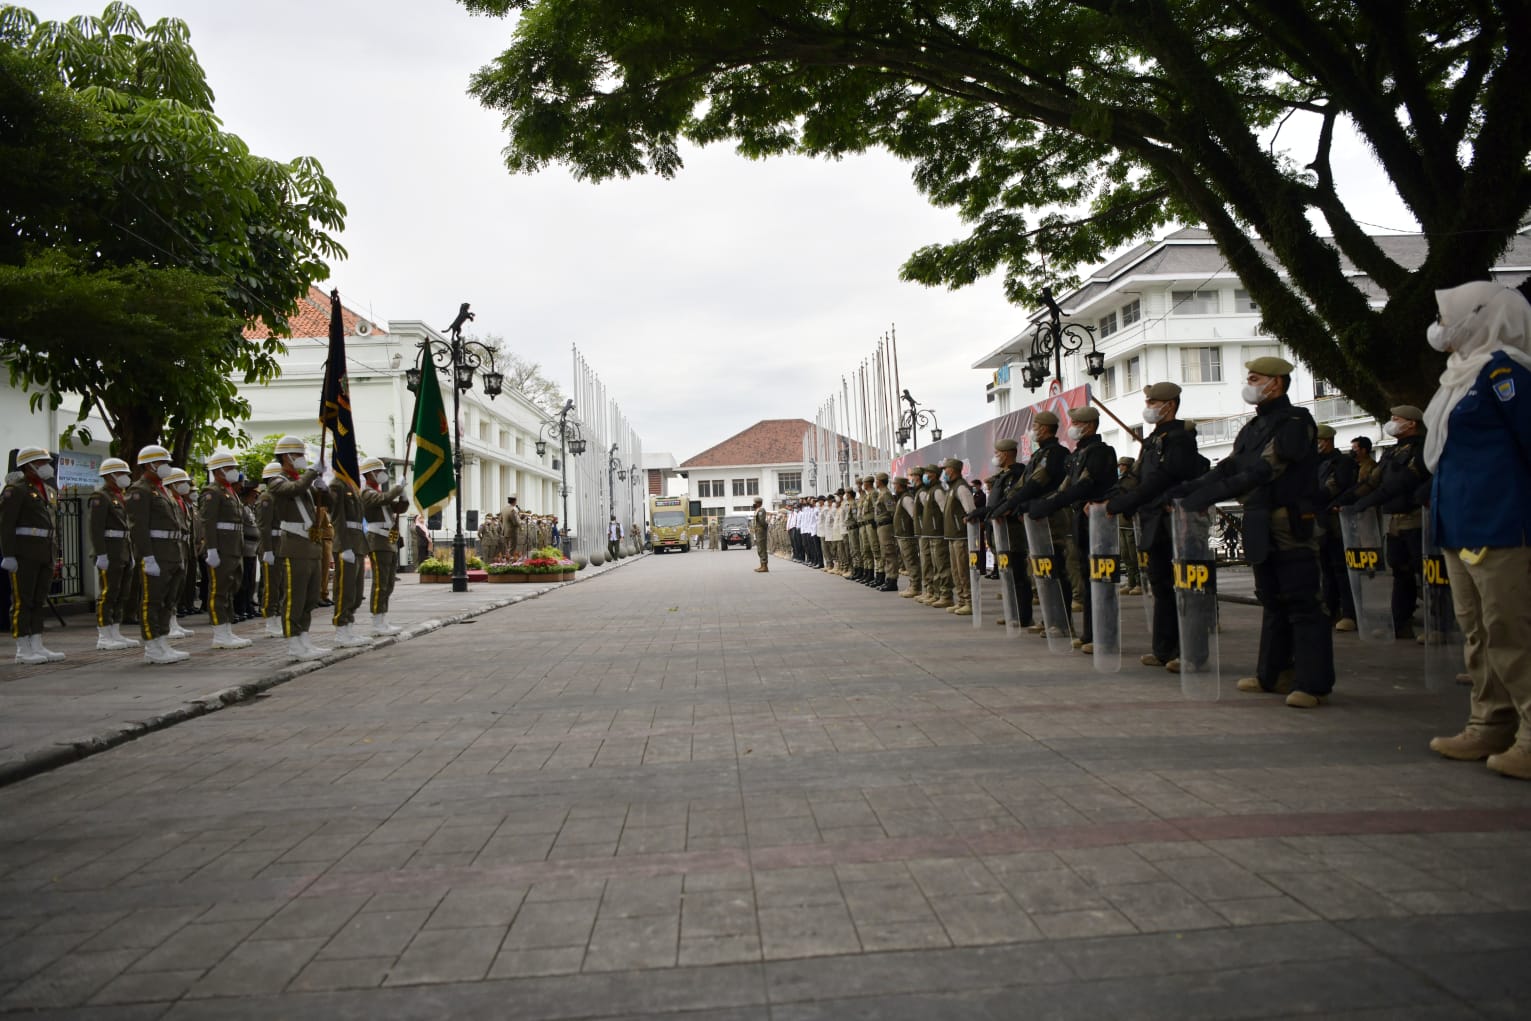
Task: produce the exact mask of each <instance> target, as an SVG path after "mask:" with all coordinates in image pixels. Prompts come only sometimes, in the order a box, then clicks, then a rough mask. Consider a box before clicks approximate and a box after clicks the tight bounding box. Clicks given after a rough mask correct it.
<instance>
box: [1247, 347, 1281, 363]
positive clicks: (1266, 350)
mask: <svg viewBox="0 0 1531 1021" xmlns="http://www.w3.org/2000/svg"><path fill="white" fill-rule="evenodd" d="M1243 351H1244V361H1246V362H1252V361H1254V360H1255V359H1256V358H1280V357H1281V345H1280V344H1245V345H1244V348H1243Z"/></svg>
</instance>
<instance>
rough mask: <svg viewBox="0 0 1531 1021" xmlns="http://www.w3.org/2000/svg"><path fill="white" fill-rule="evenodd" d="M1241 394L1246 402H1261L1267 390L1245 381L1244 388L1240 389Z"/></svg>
mask: <svg viewBox="0 0 1531 1021" xmlns="http://www.w3.org/2000/svg"><path fill="white" fill-rule="evenodd" d="M1239 396H1240V397H1243V398H1244V403H1245V404H1259V403H1260V402H1262V401H1264V400H1265V390H1264V388H1263V387H1261V386H1259V385H1258V384H1255V383H1245V384H1244V389H1242V390H1240V391H1239Z"/></svg>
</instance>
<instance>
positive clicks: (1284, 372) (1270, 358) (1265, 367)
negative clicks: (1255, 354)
mask: <svg viewBox="0 0 1531 1021" xmlns="http://www.w3.org/2000/svg"><path fill="white" fill-rule="evenodd" d="M1244 368H1246V369H1248V370H1249V371H1250V372H1257V373H1259V374H1260V375H1262V376H1290V375H1291V374H1292V363H1291V362H1289V361H1287V360H1286V359H1285V358H1277V357H1276V356H1275V355H1266V356H1265V357H1264V358H1256V359H1255V360H1254V361H1250V362H1245V363H1244Z"/></svg>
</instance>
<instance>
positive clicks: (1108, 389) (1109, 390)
mask: <svg viewBox="0 0 1531 1021" xmlns="http://www.w3.org/2000/svg"><path fill="white" fill-rule="evenodd" d="M1096 385H1097V386H1099V387H1100V396H1101V400H1106V401H1109V400H1110V399H1111V398H1113V397H1115V396H1116V366H1115V365H1108V366H1106V371H1105V372H1102V373H1101V374H1100V379H1099V380H1097V381H1096Z"/></svg>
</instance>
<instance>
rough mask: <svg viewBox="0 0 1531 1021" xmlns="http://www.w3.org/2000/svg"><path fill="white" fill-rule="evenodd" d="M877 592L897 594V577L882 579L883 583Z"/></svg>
mask: <svg viewBox="0 0 1531 1021" xmlns="http://www.w3.org/2000/svg"><path fill="white" fill-rule="evenodd" d="M877 591H879V592H897V591H898V575H896V574H895V575H893V576H892V577H885V578H884V579H883V582H882V588H880V589H878V590H877Z"/></svg>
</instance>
